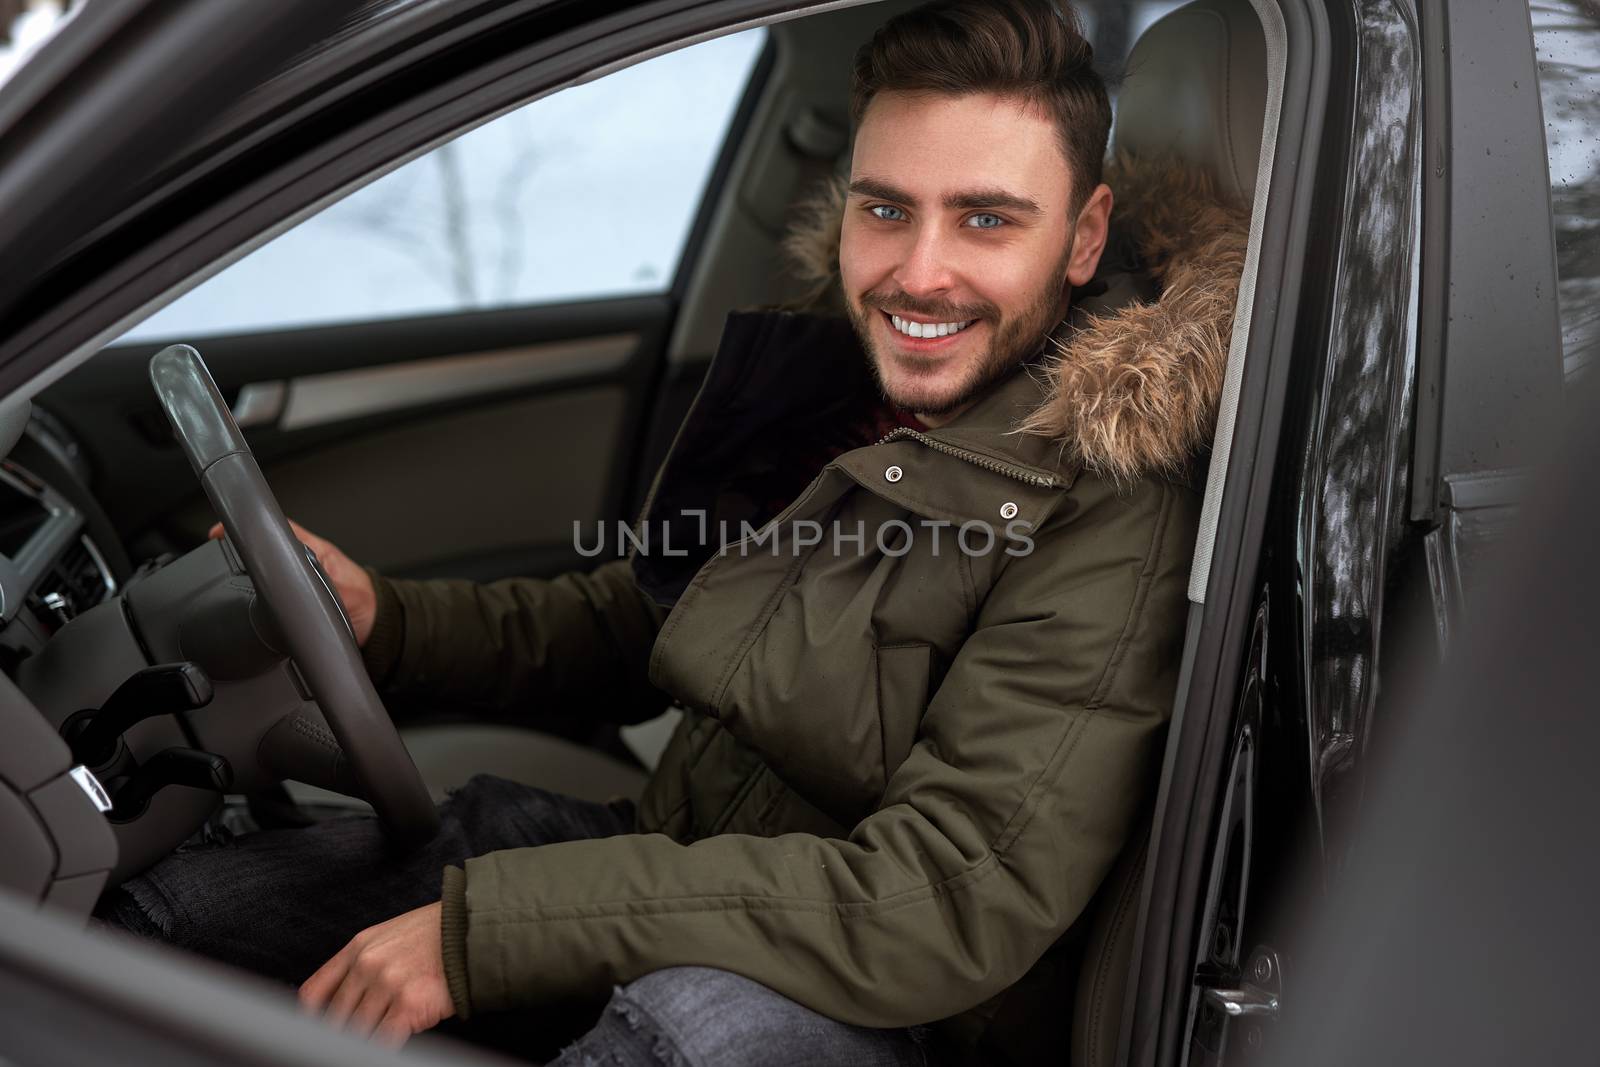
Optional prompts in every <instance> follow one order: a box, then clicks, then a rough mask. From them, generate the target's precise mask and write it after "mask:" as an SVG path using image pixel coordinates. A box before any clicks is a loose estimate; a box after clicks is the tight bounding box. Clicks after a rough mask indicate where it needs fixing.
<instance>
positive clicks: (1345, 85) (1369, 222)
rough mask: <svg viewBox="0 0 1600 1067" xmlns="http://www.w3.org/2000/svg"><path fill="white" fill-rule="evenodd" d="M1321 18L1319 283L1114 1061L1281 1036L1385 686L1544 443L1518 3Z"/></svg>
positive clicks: (1536, 237) (1537, 175) (1354, 809)
mask: <svg viewBox="0 0 1600 1067" xmlns="http://www.w3.org/2000/svg"><path fill="white" fill-rule="evenodd" d="M1322 7H1323V8H1324V11H1323V14H1324V15H1325V17H1326V32H1327V45H1328V48H1327V53H1326V54H1327V56H1328V61H1329V73H1330V77H1329V85H1328V95H1327V107H1328V117H1329V121H1328V122H1327V126H1326V131H1327V132H1326V133H1325V135H1324V136H1323V138H1322V139H1321V141H1320V148H1321V158H1320V160H1319V161H1318V175H1317V183H1318V188H1319V189H1320V190H1321V194H1320V195H1319V197H1318V209H1317V214H1318V216H1319V218H1318V221H1317V223H1316V226H1315V228H1314V229H1313V230H1312V231H1311V232H1313V233H1315V234H1316V235H1317V237H1316V239H1314V240H1312V241H1310V242H1308V244H1307V260H1308V266H1310V267H1311V270H1310V271H1309V276H1310V277H1312V278H1314V279H1316V280H1315V281H1313V282H1311V283H1310V284H1308V285H1307V286H1306V288H1305V289H1303V290H1302V293H1301V308H1300V311H1301V316H1302V323H1303V324H1304V325H1303V326H1302V329H1301V332H1300V334H1299V336H1298V339H1297V345H1296V353H1295V356H1296V363H1297V368H1296V372H1295V373H1296V384H1295V386H1294V387H1293V388H1291V390H1290V391H1289V393H1288V396H1287V398H1286V402H1285V406H1284V413H1283V414H1284V419H1285V428H1286V429H1285V434H1284V439H1283V442H1282V445H1281V446H1280V450H1279V452H1278V458H1277V472H1276V474H1275V475H1274V480H1275V486H1274V491H1273V500H1274V501H1275V503H1274V504H1273V505H1272V507H1271V513H1270V514H1269V515H1268V517H1267V528H1268V530H1269V531H1270V534H1269V539H1268V542H1267V544H1266V546H1265V551H1264V552H1263V554H1262V556H1261V558H1260V560H1259V562H1258V574H1257V577H1256V578H1255V579H1254V580H1253V581H1252V586H1253V591H1252V594H1251V600H1250V603H1251V606H1252V611H1251V614H1250V616H1249V617H1248V618H1247V620H1244V623H1245V624H1244V625H1243V626H1241V628H1240V630H1239V631H1238V634H1237V637H1238V638H1241V639H1242V640H1241V642H1240V647H1239V650H1238V652H1239V654H1238V656H1237V659H1236V660H1234V661H1233V662H1232V663H1230V665H1229V669H1230V670H1235V671H1237V677H1238V681H1237V683H1236V684H1234V685H1230V686H1229V687H1228V689H1227V691H1226V697H1225V699H1226V700H1227V702H1228V707H1227V711H1226V714H1222V715H1215V716H1214V717H1212V718H1211V719H1209V720H1208V721H1207V722H1205V724H1204V726H1202V725H1201V723H1199V722H1196V721H1190V722H1185V723H1183V724H1182V729H1183V731H1184V733H1185V734H1186V737H1185V739H1184V740H1183V741H1182V742H1180V747H1179V748H1178V749H1177V751H1176V752H1175V753H1174V759H1173V765H1174V766H1175V767H1177V768H1179V769H1180V770H1181V769H1183V768H1186V767H1198V768H1200V775H1199V788H1198V789H1194V790H1192V791H1191V789H1190V783H1189V782H1188V781H1185V780H1183V779H1177V782H1178V784H1181V786H1182V789H1181V790H1179V789H1177V788H1175V787H1174V785H1173V779H1169V785H1168V791H1167V796H1166V803H1167V804H1168V805H1169V806H1168V808H1167V811H1168V813H1169V816H1168V817H1169V818H1172V819H1173V820H1174V823H1173V824H1174V825H1176V826H1178V827H1179V830H1178V832H1177V833H1176V834H1175V835H1172V836H1169V837H1168V838H1167V839H1166V840H1163V841H1162V842H1161V843H1160V846H1159V848H1158V850H1157V859H1156V861H1155V862H1156V867H1155V874H1154V877H1153V880H1154V882H1155V884H1156V894H1157V895H1156V896H1155V897H1154V898H1153V900H1152V904H1151V912H1150V917H1149V918H1148V920H1147V924H1146V941H1145V944H1144V946H1143V953H1144V954H1143V956H1142V958H1141V961H1140V962H1141V965H1142V968H1144V970H1143V973H1141V974H1140V978H1139V985H1140V989H1141V992H1142V996H1143V999H1141V1002H1140V1003H1139V1004H1137V1005H1136V1016H1137V1017H1136V1019H1135V1022H1134V1027H1133V1031H1132V1034H1131V1045H1132V1048H1131V1053H1132V1054H1131V1057H1130V1062H1134V1063H1140V1064H1167V1063H1190V1064H1213V1063H1244V1062H1256V1061H1257V1060H1259V1059H1260V1058H1261V1057H1262V1056H1263V1055H1267V1056H1268V1057H1269V1058H1270V1056H1271V1054H1273V1053H1274V1049H1275V1042H1276V1040H1277V1025H1278V1024H1277V1021H1276V1020H1278V1018H1279V1016H1280V1013H1281V1014H1283V1015H1291V1014H1301V1015H1308V1014H1311V1013H1315V1012H1316V1011H1317V1010H1318V1006H1317V1004H1316V1002H1315V1001H1314V1000H1311V999H1308V998H1307V995H1306V992H1305V990H1304V988H1303V987H1299V986H1297V984H1296V968H1297V967H1305V966H1307V965H1308V959H1307V954H1308V952H1309V951H1310V946H1308V945H1307V944H1306V943H1305V941H1304V940H1303V934H1304V927H1303V925H1302V923H1301V922H1300V920H1301V919H1302V917H1303V915H1304V914H1305V912H1306V910H1307V909H1308V908H1311V907H1314V906H1316V905H1317V903H1318V902H1320V901H1324V900H1326V899H1328V898H1333V899H1335V900H1337V899H1338V898H1339V896H1340V895H1341V894H1342V893H1343V892H1345V890H1346V870H1347V868H1348V867H1349V865H1350V862H1351V857H1352V856H1355V855H1358V854H1359V852H1360V850H1361V848H1362V847H1363V844H1364V842H1363V841H1362V840H1361V839H1360V838H1359V837H1358V836H1357V835H1356V833H1355V828H1356V827H1357V826H1358V825H1359V822H1358V818H1359V817H1360V816H1361V815H1363V814H1364V812H1363V805H1364V804H1365V803H1366V800H1365V797H1366V782H1367V778H1368V774H1369V770H1370V768H1371V767H1372V766H1373V765H1374V763H1375V762H1376V761H1377V760H1378V759H1379V758H1380V757H1381V754H1382V751H1383V743H1384V741H1385V740H1386V739H1387V738H1388V737H1389V736H1390V735H1391V733H1392V732H1394V731H1396V730H1397V729H1400V728H1403V726H1404V725H1405V721H1406V717H1407V716H1408V714H1409V713H1410V707H1411V703H1412V702H1413V700H1414V699H1415V698H1416V696H1417V691H1416V689H1415V688H1414V687H1406V686H1402V685H1400V684H1397V680H1398V679H1403V678H1406V677H1408V676H1409V675H1411V674H1412V673H1413V671H1414V670H1415V668H1416V664H1417V663H1419V662H1422V663H1426V662H1430V661H1433V660H1434V659H1436V657H1437V656H1438V655H1439V654H1440V652H1441V651H1442V650H1443V649H1445V648H1447V647H1448V646H1449V644H1450V642H1451V639H1452V631H1453V629H1454V627H1455V626H1456V624H1457V621H1458V619H1459V618H1460V616H1461V615H1462V613H1463V612H1465V613H1467V614H1469V615H1470V613H1471V611H1472V608H1473V607H1474V603H1473V600H1472V595H1471V585H1472V583H1471V580H1470V579H1471V577H1472V574H1471V571H1472V569H1473V568H1472V564H1473V562H1474V559H1475V558H1476V556H1477V555H1478V554H1479V553H1481V552H1482V551H1483V549H1484V548H1485V547H1486V546H1487V545H1489V544H1491V543H1492V542H1493V541H1495V540H1497V539H1498V537H1499V536H1501V534H1502V533H1503V531H1504V530H1505V529H1507V528H1508V524H1509V522H1510V521H1511V520H1512V519H1513V518H1514V516H1515V513H1516V509H1517V507H1518V505H1519V503H1520V499H1521V496H1522V492H1523V485H1524V482H1525V478H1524V467H1525V465H1526V464H1527V463H1529V462H1530V461H1531V459H1532V458H1533V457H1534V456H1535V455H1536V454H1537V452H1538V448H1539V445H1540V443H1541V438H1542V437H1543V435H1544V431H1545V428H1547V427H1550V426H1554V425H1557V424H1558V423H1559V418H1558V415H1559V411H1560V400H1561V394H1560V389H1561V372H1562V350H1561V335H1560V329H1559V323H1558V317H1557V305H1556V300H1555V294H1556V292H1557V285H1556V275H1555V266H1556V256H1555V252H1554V245H1553V238H1552V230H1551V210H1550V208H1551V202H1550V182H1549V178H1548V176H1547V173H1546V166H1545V139H1544V136H1543V133H1544V130H1545V124H1544V122H1542V121H1541V114H1540V100H1539V78H1538V74H1537V72H1536V69H1535V57H1534V48H1533V39H1532V37H1531V34H1530V24H1529V10H1528V8H1527V7H1526V6H1523V5H1509V4H1508V5H1462V4H1445V3H1443V2H1432V3H1429V2H1424V3H1417V4H1412V3H1409V2H1406V0H1386V2H1382V3H1363V4H1346V3H1343V2H1342V0H1341V2H1331V3H1326V4H1324V5H1322ZM1463 589H1465V590H1466V594H1465V596H1463ZM1365 814H1367V815H1370V814H1372V813H1370V812H1366V813H1365ZM1171 890H1176V896H1175V897H1170V896H1164V894H1165V893H1167V892H1169V891H1171ZM1167 909H1171V911H1170V917H1169V912H1168V911H1167ZM1191 917H1192V918H1191ZM1152 932H1154V933H1157V934H1160V935H1161V936H1162V937H1163V938H1164V939H1165V940H1164V942H1163V943H1155V942H1152V941H1150V940H1149V934H1150V933H1152ZM1174 935H1176V936H1174ZM1309 962H1310V965H1312V966H1316V965H1320V963H1321V962H1322V961H1319V960H1312V961H1309ZM1152 965H1155V966H1159V967H1162V968H1163V970H1162V971H1161V972H1160V973H1152V972H1151V970H1149V968H1151V967H1152ZM1180 991H1181V993H1180Z"/></svg>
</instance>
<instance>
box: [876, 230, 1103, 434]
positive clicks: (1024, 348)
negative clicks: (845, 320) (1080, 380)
mask: <svg viewBox="0 0 1600 1067" xmlns="http://www.w3.org/2000/svg"><path fill="white" fill-rule="evenodd" d="M1071 259H1072V246H1071V243H1069V244H1068V246H1067V251H1066V254H1065V255H1063V256H1062V257H1061V261H1060V262H1059V263H1057V264H1056V268H1055V270H1053V271H1051V273H1050V276H1049V277H1048V278H1047V279H1046V281H1045V284H1044V285H1042V286H1041V287H1040V288H1039V290H1038V291H1037V292H1036V293H1034V295H1033V297H1032V299H1030V300H1029V301H1028V303H1027V304H1026V306H1024V308H1023V309H1022V310H1021V311H1020V312H1018V313H1017V314H1015V315H1012V316H1005V315H1003V314H1002V313H1001V311H1000V309H999V308H998V307H996V306H995V305H994V304H992V303H987V302H985V303H978V304H955V303H950V302H947V301H942V300H924V299H919V298H917V297H914V296H911V295H910V294H909V293H906V292H904V291H902V290H900V289H899V288H898V287H896V288H893V289H885V290H878V289H875V290H871V291H869V292H866V293H863V294H861V297H860V299H859V301H857V300H850V299H846V300H845V306H846V309H847V311H848V313H849V316H850V325H851V326H852V327H854V329H855V332H856V337H857V338H858V339H859V340H860V342H861V347H862V348H863V349H864V350H865V351H866V353H867V362H868V363H869V364H870V365H871V366H872V375H873V378H874V379H875V380H876V381H877V384H878V392H879V393H881V394H882V395H883V398H884V399H885V400H887V401H888V402H889V403H891V404H893V405H894V406H895V407H897V408H900V409H902V410H906V411H911V412H915V413H919V414H923V415H948V414H950V413H951V412H953V411H957V410H959V409H961V408H963V407H965V406H966V405H967V404H969V403H970V402H971V401H972V400H973V399H975V398H976V397H978V396H979V395H980V394H982V393H983V392H984V391H985V390H987V389H988V388H989V387H990V386H991V385H993V384H994V383H995V382H997V381H1000V380H1001V379H1002V378H1005V377H1006V376H1007V375H1009V374H1010V373H1011V372H1012V371H1014V370H1016V369H1017V368H1018V367H1020V366H1021V365H1022V364H1023V363H1025V362H1027V361H1028V360H1030V359H1032V358H1033V357H1034V356H1035V355H1037V354H1038V353H1039V351H1040V349H1042V348H1043V347H1044V343H1045V340H1046V339H1047V338H1048V337H1049V336H1050V335H1051V334H1052V333H1054V332H1055V329H1056V327H1057V326H1059V325H1060V323H1061V318H1062V313H1063V309H1062V307H1061V305H1062V302H1063V295H1064V294H1065V293H1066V291H1067V290H1066V286H1067V267H1068V264H1069V262H1070V261H1071ZM878 312H885V313H889V314H897V315H919V316H923V317H925V318H929V319H933V320H935V321H938V322H966V321H967V320H969V319H970V320H973V325H974V326H975V325H976V324H977V323H978V322H987V323H989V324H990V327H991V331H992V336H991V338H990V341H989V346H988V347H987V348H986V349H984V350H983V351H982V352H979V353H976V354H975V355H973V356H971V357H969V358H968V360H967V365H966V366H965V367H964V368H963V370H962V374H961V375H960V378H959V379H958V380H957V381H956V383H955V384H954V386H952V387H948V388H946V389H945V390H942V391H941V392H940V393H937V394H933V393H928V392H927V391H925V390H920V391H917V392H915V393H912V392H909V391H900V392H899V394H898V395H897V391H896V390H895V389H894V388H893V387H892V386H891V385H890V382H889V377H888V375H886V374H885V373H884V363H885V361H886V360H891V359H892V360H894V361H895V362H896V363H897V364H898V365H899V366H901V367H907V366H910V367H912V368H915V367H916V366H917V364H918V363H919V362H920V363H925V365H926V366H927V367H929V368H930V369H931V368H932V367H934V366H935V365H937V364H938V363H942V362H944V360H940V359H937V358H935V359H929V360H921V359H919V358H918V357H917V356H914V355H910V356H908V355H906V354H904V353H891V354H886V353H884V352H882V351H880V346H879V345H878V343H877V342H876V341H875V340H874V338H873V333H872V318H873V316H874V315H876V314H877V313H878ZM972 328H973V326H969V327H967V329H969V330H970V329H972ZM916 373H917V372H916V370H915V369H913V370H912V374H913V375H914V376H915V375H916Z"/></svg>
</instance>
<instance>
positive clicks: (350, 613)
mask: <svg viewBox="0 0 1600 1067" xmlns="http://www.w3.org/2000/svg"><path fill="white" fill-rule="evenodd" d="M289 529H291V530H293V531H294V535H295V536H296V537H298V538H299V539H300V543H301V544H303V545H305V546H306V547H307V548H309V549H310V550H311V552H312V554H313V555H315V556H316V557H317V562H318V563H320V564H322V570H323V572H324V573H325V574H327V576H328V581H329V582H331V583H332V584H333V591H334V593H335V594H336V595H337V596H338V597H339V601H340V603H342V604H343V605H344V613H345V616H346V617H347V618H348V619H349V620H350V629H351V630H352V631H353V632H354V633H355V637H356V644H357V645H362V646H364V645H366V643H367V638H368V637H370V636H372V623H373V620H374V619H375V618H376V616H377V612H378V596H377V593H376V591H375V590H374V589H373V588H372V575H370V574H368V573H367V571H366V568H364V567H362V566H361V564H359V563H357V562H356V561H355V560H353V559H351V558H350V557H349V556H347V555H345V554H344V552H342V551H341V550H340V549H339V546H338V545H336V544H334V543H333V542H332V541H329V540H328V539H327V538H325V537H318V536H317V535H316V534H314V533H312V532H311V531H310V530H308V529H306V528H305V527H304V526H301V525H300V524H299V523H298V522H295V521H294V520H293V519H290V520H289ZM206 536H207V537H209V538H211V539H212V540H213V541H215V540H220V539H221V537H222V523H220V522H219V523H217V524H216V525H215V526H213V527H211V529H210V530H209V531H208V532H207V534H206Z"/></svg>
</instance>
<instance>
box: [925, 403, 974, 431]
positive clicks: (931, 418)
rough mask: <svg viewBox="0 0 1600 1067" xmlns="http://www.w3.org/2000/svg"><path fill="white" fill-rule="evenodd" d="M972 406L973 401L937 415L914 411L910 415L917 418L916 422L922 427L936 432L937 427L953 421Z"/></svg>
mask: <svg viewBox="0 0 1600 1067" xmlns="http://www.w3.org/2000/svg"><path fill="white" fill-rule="evenodd" d="M972 404H973V401H972V400H968V401H967V402H966V403H964V404H962V405H960V406H959V407H956V408H954V409H952V410H950V411H946V412H942V413H940V414H938V415H933V414H929V413H927V412H923V411H914V412H912V414H913V415H915V416H916V417H917V421H918V422H920V423H922V425H924V426H926V427H927V428H928V429H930V430H937V429H938V428H939V427H941V426H945V425H947V424H949V423H951V422H953V421H955V420H956V419H957V418H959V417H960V415H961V413H962V412H964V411H966V410H967V409H968V408H970V407H971V406H972Z"/></svg>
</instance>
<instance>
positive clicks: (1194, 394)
mask: <svg viewBox="0 0 1600 1067" xmlns="http://www.w3.org/2000/svg"><path fill="white" fill-rule="evenodd" d="M1105 180H1106V183H1107V184H1108V185H1110V186H1111V189H1112V192H1113V194H1114V195H1115V207H1114V208H1113V211H1112V232H1113V241H1114V242H1117V241H1120V242H1122V243H1123V244H1125V245H1126V246H1127V248H1128V250H1129V251H1131V252H1132V254H1133V258H1134V259H1136V261H1137V265H1138V269H1139V270H1141V271H1142V272H1143V273H1145V274H1147V275H1148V277H1149V279H1150V280H1151V281H1152V282H1153V283H1154V284H1155V286H1156V287H1157V290H1156V293H1155V295H1154V298H1153V299H1152V300H1150V301H1148V302H1145V301H1133V302H1130V303H1128V304H1125V305H1123V306H1121V307H1120V308H1118V309H1117V310H1115V311H1113V312H1110V313H1106V314H1087V315H1083V314H1078V315H1073V316H1069V318H1068V320H1067V321H1066V322H1065V323H1063V324H1062V328H1061V329H1058V330H1057V331H1056V335H1055V337H1054V338H1052V344H1053V346H1054V347H1055V349H1056V350H1057V351H1056V352H1055V353H1053V354H1052V355H1051V356H1050V357H1049V358H1048V359H1047V360H1046V362H1045V364H1044V368H1043V369H1044V371H1045V376H1046V380H1047V390H1046V396H1045V398H1044V400H1043V401H1042V402H1041V403H1040V404H1039V406H1038V407H1037V408H1036V409H1035V410H1034V411H1033V412H1032V413H1031V414H1029V415H1028V416H1027V417H1026V418H1025V419H1023V420H1022V422H1021V424H1020V426H1019V427H1018V429H1019V430H1020V431H1021V432H1023V433H1028V434H1035V435H1039V436H1042V437H1046V438H1049V439H1051V440H1054V441H1058V442H1060V444H1061V446H1062V448H1063V449H1064V450H1065V452H1066V453H1067V454H1068V456H1069V457H1070V458H1072V459H1074V460H1076V461H1077V462H1078V463H1080V464H1081V465H1082V466H1083V467H1084V468H1086V469H1088V470H1091V471H1094V472H1096V473H1099V474H1101V475H1103V476H1106V477H1109V478H1112V479H1114V480H1116V481H1118V482H1124V481H1130V480H1133V479H1135V478H1138V477H1139V476H1141V475H1142V474H1145V473H1147V472H1176V471H1178V470H1180V469H1181V468H1182V467H1183V466H1184V465H1185V464H1186V463H1187V462H1188V460H1189V458H1190V457H1191V456H1192V455H1193V454H1194V453H1195V452H1196V451H1197V450H1199V449H1201V448H1204V447H1206V446H1207V445H1209V444H1210V442H1211V438H1212V435H1213V433H1214V431H1215V427H1216V418H1217V402H1218V398H1219V397H1220V395H1221V392H1222V380H1223V374H1224V371H1225V369H1226V367H1227V360H1228V345H1229V341H1230V338H1231V336H1232V330H1233V309H1234V303H1235V300H1236V298H1237V296H1238V291H1239V278H1240V275H1241V273H1242V272H1243V270H1244V261H1245V246H1246V243H1247V240H1248V237H1249V212H1248V209H1247V208H1246V207H1244V206H1242V205H1236V204H1230V203H1227V202H1225V201H1224V200H1223V199H1222V198H1221V197H1220V196H1219V195H1218V194H1217V193H1216V192H1215V190H1214V188H1213V186H1212V183H1211V181H1210V179H1209V178H1208V177H1207V176H1206V175H1204V174H1202V173H1200V172H1198V171H1196V170H1193V169H1191V168H1188V167H1185V166H1182V165H1179V164H1174V163H1169V162H1159V163H1158V162H1150V161H1145V160H1138V159H1133V158H1129V157H1122V158H1119V159H1118V160H1116V162H1115V163H1114V164H1113V165H1111V166H1109V167H1108V168H1107V170H1106V177H1105ZM844 204H845V188H844V182H843V181H837V182H833V183H830V185H829V186H828V187H827V188H826V189H825V191H824V192H823V193H822V194H821V195H820V196H819V197H818V198H816V199H815V200H813V201H812V202H811V203H810V204H809V205H808V206H807V207H806V208H805V209H804V210H803V211H802V213H801V214H800V216H799V217H798V219H797V222H796V224H795V226H794V227H793V228H792V229H791V231H790V235H789V237H788V239H787V240H786V241H785V251H786V252H787V253H788V255H789V257H790V259H791V260H792V261H793V262H794V264H795V266H796V270H797V273H798V274H799V276H800V277H801V278H802V279H803V280H804V281H805V282H806V283H808V284H809V285H811V286H812V287H813V289H812V292H811V299H812V301H813V302H815V301H820V300H822V299H823V298H824V296H825V294H827V293H828V292H829V291H830V290H831V289H833V288H834V284H835V282H836V280H837V277H838V262H839V228H840V224H841V221H842V219H843V215H844ZM1111 253H1112V249H1111V248H1110V247H1108V249H1107V256H1106V257H1105V258H1104V259H1103V260H1102V266H1101V270H1102V273H1104V272H1107V271H1110V270H1117V269H1121V265H1119V264H1115V263H1112V262H1109V261H1110V260H1111V259H1113V258H1114V257H1113V256H1112V254H1111ZM1091 284H1093V283H1091ZM1074 302H1075V303H1076V300H1075V301H1074Z"/></svg>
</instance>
